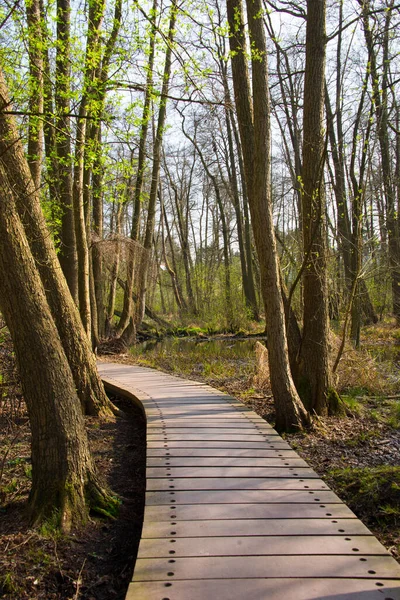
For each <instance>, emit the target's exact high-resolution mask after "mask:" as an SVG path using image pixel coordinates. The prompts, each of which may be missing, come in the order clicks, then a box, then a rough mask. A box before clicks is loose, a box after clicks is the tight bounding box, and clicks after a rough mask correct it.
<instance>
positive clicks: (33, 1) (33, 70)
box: [26, 0, 43, 189]
mask: <svg viewBox="0 0 400 600" xmlns="http://www.w3.org/2000/svg"><path fill="white" fill-rule="evenodd" d="M26 15H27V21H28V44H29V86H30V93H29V113H30V115H29V132H28V164H29V168H30V170H31V175H32V179H33V182H34V184H35V187H36V189H39V188H40V183H41V167H42V164H41V163H42V155H43V117H42V116H41V115H42V113H43V49H42V45H43V35H42V34H43V28H42V24H41V14H40V4H39V0H28V1H27V3H26Z"/></svg>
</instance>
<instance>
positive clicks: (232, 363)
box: [131, 338, 255, 392]
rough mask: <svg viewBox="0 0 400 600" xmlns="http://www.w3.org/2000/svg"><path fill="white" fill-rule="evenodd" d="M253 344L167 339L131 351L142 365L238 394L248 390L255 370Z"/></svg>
mask: <svg viewBox="0 0 400 600" xmlns="http://www.w3.org/2000/svg"><path fill="white" fill-rule="evenodd" d="M253 348H254V342H253V341H250V340H246V341H245V342H233V341H232V343H231V342H230V340H224V341H222V340H212V341H204V342H196V341H194V340H187V339H181V338H166V339H165V340H163V341H162V342H160V343H158V344H156V345H155V346H154V347H151V345H149V346H148V347H147V349H146V348H145V349H143V348H142V347H139V346H133V347H132V348H131V355H132V356H133V358H134V359H135V361H137V362H138V363H139V364H142V365H145V366H149V367H155V368H158V369H161V370H164V371H167V372H169V373H175V374H177V375H182V376H184V377H189V378H192V379H201V380H203V381H206V382H208V383H212V384H213V385H214V386H215V387H219V388H221V389H227V386H228V387H229V390H230V391H232V388H235V387H237V390H238V392H239V391H240V390H243V388H244V387H245V388H249V387H251V384H252V378H253V375H254V369H255V359H254V349H253Z"/></svg>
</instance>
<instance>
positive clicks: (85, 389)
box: [0, 72, 114, 415]
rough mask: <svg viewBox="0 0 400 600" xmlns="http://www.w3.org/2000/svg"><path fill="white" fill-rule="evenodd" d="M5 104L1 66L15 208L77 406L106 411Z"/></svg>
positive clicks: (0, 150) (0, 154)
mask: <svg viewBox="0 0 400 600" xmlns="http://www.w3.org/2000/svg"><path fill="white" fill-rule="evenodd" d="M6 106H9V100H8V94H7V90H6V87H5V84H4V79H3V76H2V73H1V72H0V164H2V165H3V167H4V169H5V171H6V172H7V175H8V180H9V182H10V185H11V186H12V191H13V194H14V196H15V200H16V205H17V210H18V213H19V215H20V217H21V220H22V222H23V225H24V227H25V231H26V235H27V238H28V241H29V244H30V247H31V251H32V254H33V256H34V258H35V261H36V265H37V268H38V270H39V273H40V277H41V280H42V282H43V286H44V289H45V292H46V296H47V300H48V303H49V305H50V309H51V312H52V315H53V318H54V321H55V323H56V326H57V329H58V332H59V335H60V338H61V341H62V344H63V347H64V351H65V354H66V356H67V359H68V362H69V365H70V368H71V371H72V374H73V378H74V381H75V387H76V390H77V392H78V395H79V398H80V400H81V403H82V407H83V409H84V411H85V412H86V413H88V414H93V415H94V414H110V413H111V412H114V409H113V406H112V404H111V402H110V401H109V400H108V398H107V396H106V395H105V392H104V388H103V384H102V382H101V380H100V378H99V376H98V373H97V367H96V360H95V357H94V355H93V353H92V351H91V348H90V345H89V340H88V338H87V336H86V334H85V331H84V329H83V327H82V322H81V319H80V316H79V312H78V310H77V308H76V305H75V304H74V302H73V300H72V297H71V294H70V293H69V291H68V287H67V284H66V281H65V278H64V276H63V274H62V272H61V269H60V265H59V262H58V258H57V254H56V251H55V248H54V245H53V242H52V239H51V236H50V234H49V230H48V228H47V225H46V221H45V218H44V216H43V212H42V209H41V205H40V198H39V195H38V193H37V190H35V188H34V184H33V182H32V178H31V176H30V171H29V167H28V164H27V162H26V159H25V156H24V150H23V147H22V143H21V139H20V136H19V134H18V132H17V129H16V127H15V123H14V121H13V119H12V117H11V116H10V115H1V112H2V111H3V110H4V108H5V107H6Z"/></svg>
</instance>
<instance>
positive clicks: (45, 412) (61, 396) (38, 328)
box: [0, 164, 115, 530]
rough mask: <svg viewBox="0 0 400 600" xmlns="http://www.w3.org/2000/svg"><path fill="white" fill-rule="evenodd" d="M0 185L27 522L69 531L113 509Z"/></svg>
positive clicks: (6, 307)
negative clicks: (52, 522)
mask: <svg viewBox="0 0 400 600" xmlns="http://www.w3.org/2000/svg"><path fill="white" fill-rule="evenodd" d="M0 181H1V188H2V194H3V198H2V201H1V202H0V236H1V240H2V243H1V246H0V270H1V272H2V276H1V278H0V308H1V312H2V314H3V315H4V318H5V320H6V323H7V325H8V327H9V329H10V332H11V336H12V339H13V344H14V349H15V353H16V357H17V361H18V366H19V370H20V375H21V381H22V389H23V393H24V398H25V401H26V404H27V408H28V414H29V420H30V425H31V433H32V445H31V448H32V488H31V492H30V496H29V509H30V517H31V521H32V523H33V524H36V523H38V522H40V521H43V520H44V519H46V518H50V517H52V516H54V513H55V511H58V512H59V525H60V526H62V528H63V529H65V530H69V529H70V528H71V526H76V525H79V524H81V523H83V522H85V521H86V520H87V517H88V514H89V509H90V508H91V507H92V508H96V505H97V506H99V505H100V506H101V508H103V509H104V508H106V507H107V505H108V507H109V509H115V501H112V500H111V499H110V498H107V495H106V493H105V492H104V491H103V490H101V488H100V487H99V484H98V482H97V477H96V473H95V469H94V465H93V461H92V457H91V454H90V450H89V444H88V440H87V436H86V432H85V427H84V420H83V415H82V411H81V408H80V402H79V399H78V396H77V393H76V389H75V382H74V380H73V377H72V374H71V370H70V367H69V364H68V361H67V358H66V356H65V353H64V350H63V347H62V345H61V341H60V338H59V335H58V331H57V328H56V326H55V323H54V321H53V318H52V315H51V312H50V308H49V306H48V303H47V300H46V296H45V293H44V290H43V284H42V281H41V280H40V277H39V274H38V272H37V269H36V266H35V262H34V259H33V257H32V254H31V252H30V248H29V245H28V242H27V239H26V236H25V231H24V228H23V226H22V223H21V221H20V219H19V217H18V214H17V211H16V206H15V202H14V197H13V191H12V188H14V186H10V184H9V183H8V181H7V175H6V171H5V168H4V165H3V164H1V165H0ZM31 185H32V184H31ZM14 190H15V188H14Z"/></svg>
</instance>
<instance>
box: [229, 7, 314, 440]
mask: <svg viewBox="0 0 400 600" xmlns="http://www.w3.org/2000/svg"><path fill="white" fill-rule="evenodd" d="M246 5H247V16H248V22H249V33H250V37H251V48H252V84H253V101H251V95H250V82H249V77H248V69H247V64H246V62H245V56H246V47H245V36H244V30H243V27H244V25H243V23H244V20H243V12H242V6H241V2H240V0H227V10H228V22H229V26H230V38H229V39H230V46H231V52H232V55H233V56H232V73H233V85H234V92H235V102H236V109H237V115H238V121H239V128H240V135H241V142H242V148H243V160H244V167H245V174H246V184H247V190H248V194H249V207H250V212H251V220H252V225H253V232H254V238H255V243H256V248H257V254H258V258H259V261H260V272H261V291H262V294H263V300H264V306H265V314H266V321H267V328H268V337H267V345H268V359H269V366H270V373H271V387H272V392H273V395H274V402H275V410H276V427H277V429H278V430H280V431H283V430H295V429H302V428H303V427H304V426H305V425H307V424H308V423H309V416H308V414H307V412H306V410H305V409H304V406H303V405H302V403H301V401H300V399H299V397H298V395H297V392H296V388H295V386H294V383H293V380H292V376H291V373H290V367H289V356H288V349H287V342H286V329H285V317H284V310H283V303H282V296H281V289H280V281H279V266H278V257H277V249H276V241H275V234H274V226H273V220H272V206H271V196H270V193H271V185H270V184H271V182H270V176H271V171H270V169H271V161H270V141H271V140H270V106H269V90H268V68H267V52H266V40H265V33H264V29H263V27H264V25H263V20H262V12H263V11H262V5H261V2H260V0H247V3H246ZM253 110H254V116H253ZM253 119H254V120H253ZM254 123H257V127H255V126H254Z"/></svg>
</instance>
